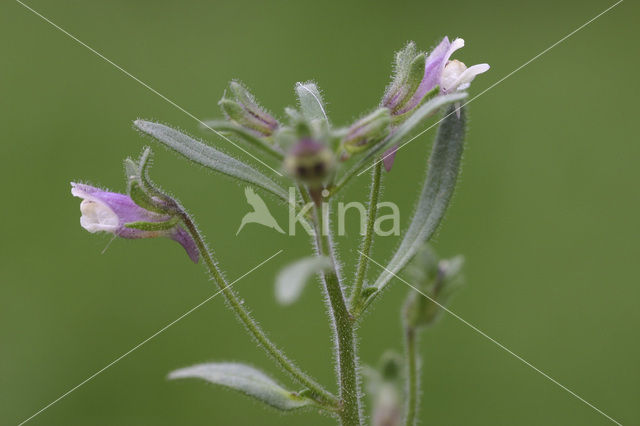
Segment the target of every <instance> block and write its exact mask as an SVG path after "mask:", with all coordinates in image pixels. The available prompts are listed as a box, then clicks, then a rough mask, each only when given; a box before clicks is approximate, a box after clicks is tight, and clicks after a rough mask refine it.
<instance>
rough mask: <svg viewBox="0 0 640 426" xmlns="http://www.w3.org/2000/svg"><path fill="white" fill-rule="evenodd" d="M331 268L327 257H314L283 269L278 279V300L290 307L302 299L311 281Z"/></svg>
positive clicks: (306, 258)
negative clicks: (303, 292) (303, 291)
mask: <svg viewBox="0 0 640 426" xmlns="http://www.w3.org/2000/svg"><path fill="white" fill-rule="evenodd" d="M329 267H331V261H330V260H329V258H328V257H326V256H312V257H305V258H303V259H300V260H297V261H296V262H293V263H292V264H290V265H287V266H286V267H285V268H283V269H282V270H281V271H280V273H279V274H278V277H277V278H276V300H277V301H278V302H279V303H280V304H282V305H290V304H292V303H293V302H295V301H296V300H298V298H299V297H300V294H301V293H302V290H303V289H304V287H305V285H306V284H307V282H308V281H309V279H310V278H311V277H312V276H313V275H314V274H317V273H319V272H322V271H324V270H326V269H327V268H329Z"/></svg>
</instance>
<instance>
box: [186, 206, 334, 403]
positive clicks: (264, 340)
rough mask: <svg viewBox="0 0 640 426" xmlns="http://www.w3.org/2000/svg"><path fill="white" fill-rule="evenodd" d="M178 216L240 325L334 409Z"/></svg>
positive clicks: (192, 228) (326, 394)
mask: <svg viewBox="0 0 640 426" xmlns="http://www.w3.org/2000/svg"><path fill="white" fill-rule="evenodd" d="M181 219H182V221H183V223H184V225H185V226H186V228H187V230H188V231H189V234H191V236H192V237H193V239H194V240H195V242H196V245H197V246H198V249H199V250H200V253H201V254H202V258H203V259H204V262H205V264H206V266H207V269H208V270H209V273H210V274H211V276H212V278H213V279H214V281H215V282H216V284H217V285H218V287H219V288H220V290H221V291H222V294H223V295H224V297H225V298H226V300H227V302H228V303H229V305H230V306H231V308H232V309H233V311H234V312H235V314H236V315H237V316H238V318H239V319H240V321H241V322H242V324H244V326H245V327H246V328H247V330H248V331H249V333H250V334H251V335H252V336H253V337H254V338H255V339H256V340H257V341H258V343H259V345H260V346H261V347H262V348H263V349H264V350H265V351H266V352H267V354H269V355H270V356H271V357H272V358H273V359H274V360H275V361H276V363H277V364H279V365H280V367H282V368H283V369H284V370H285V371H286V372H287V373H289V374H290V375H291V377H292V378H293V379H294V380H295V381H296V382H298V383H300V384H301V385H303V386H306V387H307V388H308V389H309V390H311V391H312V392H313V393H314V394H315V395H316V396H317V399H318V402H319V403H320V404H321V405H323V406H325V407H327V408H331V409H335V407H336V406H337V405H338V403H339V402H338V400H337V399H336V397H335V396H333V395H332V394H331V393H330V392H329V391H327V390H326V389H324V387H322V385H320V384H319V383H318V382H316V381H315V380H314V379H312V378H311V377H309V376H308V375H307V374H306V373H304V372H303V371H302V370H301V369H300V368H299V367H298V366H297V365H295V364H294V363H293V361H291V360H290V359H289V358H287V356H286V355H285V354H284V353H283V352H282V351H281V350H280V349H279V348H278V347H277V346H276V345H275V343H273V342H272V341H271V340H270V339H269V337H267V335H266V334H265V332H264V331H263V330H262V328H261V327H260V326H259V325H258V323H257V322H256V321H255V320H254V319H253V318H252V317H251V315H250V314H249V312H248V311H247V309H246V308H245V307H244V306H243V304H242V303H241V302H240V300H238V296H237V295H236V293H235V291H233V289H231V287H229V285H228V284H227V282H226V280H225V279H224V277H223V276H222V273H221V272H220V270H219V269H218V267H217V265H216V264H215V261H214V260H213V257H212V256H211V253H210V252H209V249H208V248H207V246H206V244H205V242H204V240H203V238H202V236H201V235H200V232H199V231H198V229H197V227H196V226H195V224H194V222H193V220H192V219H191V217H189V215H188V214H187V213H184V212H182V213H181Z"/></svg>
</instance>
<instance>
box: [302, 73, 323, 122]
mask: <svg viewBox="0 0 640 426" xmlns="http://www.w3.org/2000/svg"><path fill="white" fill-rule="evenodd" d="M296 93H297V94H298V100H299V101H300V109H301V110H302V114H303V115H304V116H305V117H306V118H307V120H309V121H315V120H324V121H328V118H327V113H326V111H325V107H324V102H323V100H322V95H321V94H320V91H319V90H318V87H317V86H316V85H315V83H313V82H310V81H308V82H306V83H296Z"/></svg>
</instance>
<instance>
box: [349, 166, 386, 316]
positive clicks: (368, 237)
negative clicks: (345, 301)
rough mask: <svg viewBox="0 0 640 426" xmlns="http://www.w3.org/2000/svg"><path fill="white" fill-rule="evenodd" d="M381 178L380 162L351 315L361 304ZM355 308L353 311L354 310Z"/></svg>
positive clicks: (352, 294)
mask: <svg viewBox="0 0 640 426" xmlns="http://www.w3.org/2000/svg"><path fill="white" fill-rule="evenodd" d="M381 176H382V162H379V163H377V164H376V166H375V167H374V168H373V173H372V183H371V193H370V194H369V200H370V201H369V211H368V212H367V229H366V232H365V235H364V238H363V239H362V249H361V250H360V252H361V253H360V259H359V260H358V267H357V270H356V279H355V282H354V284H353V288H352V289H351V299H350V301H349V306H350V307H351V313H352V314H353V313H354V312H355V311H356V310H357V309H358V307H359V305H360V303H361V302H362V297H361V296H362V294H361V293H362V286H363V284H364V278H365V276H366V275H367V266H368V265H369V254H370V252H371V244H372V243H373V226H374V224H375V220H376V213H377V211H378V198H379V196H380V178H381ZM354 308H355V309H354Z"/></svg>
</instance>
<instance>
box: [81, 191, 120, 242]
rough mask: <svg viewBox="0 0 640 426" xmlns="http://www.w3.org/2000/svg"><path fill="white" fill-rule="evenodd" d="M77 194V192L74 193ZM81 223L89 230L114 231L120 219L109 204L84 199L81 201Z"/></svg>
mask: <svg viewBox="0 0 640 426" xmlns="http://www.w3.org/2000/svg"><path fill="white" fill-rule="evenodd" d="M74 195H75V194H74ZM80 212H81V213H82V217H80V225H81V226H82V227H83V228H84V229H86V230H87V231H89V232H91V233H93V232H99V231H104V232H110V233H114V232H115V231H116V230H117V229H118V224H119V223H120V220H119V219H118V215H116V214H115V213H114V211H113V210H111V208H110V207H109V206H107V205H106V204H104V203H101V202H99V201H94V200H89V199H84V200H82V203H80Z"/></svg>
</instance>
